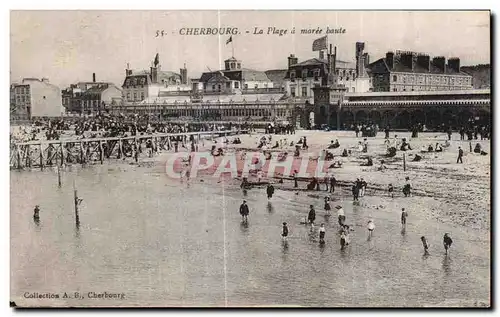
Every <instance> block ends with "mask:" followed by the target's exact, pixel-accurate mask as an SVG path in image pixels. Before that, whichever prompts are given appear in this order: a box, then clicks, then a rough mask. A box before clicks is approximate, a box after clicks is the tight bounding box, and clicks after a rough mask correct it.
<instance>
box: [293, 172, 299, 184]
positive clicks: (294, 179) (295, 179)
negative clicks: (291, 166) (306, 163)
mask: <svg viewBox="0 0 500 317" xmlns="http://www.w3.org/2000/svg"><path fill="white" fill-rule="evenodd" d="M298 173H299V172H298V171H297V170H295V171H293V188H297V187H299V184H298V183H297V174H298Z"/></svg>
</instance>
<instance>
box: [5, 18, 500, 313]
mask: <svg viewBox="0 0 500 317" xmlns="http://www.w3.org/2000/svg"><path fill="white" fill-rule="evenodd" d="M490 18H491V13H490V12H489V11H297V10H296V11H11V13H10V36H11V37H10V49H11V51H10V76H11V81H10V274H11V275H10V305H11V306H12V307H351V308H352V307H354V308H361V307H477V308H489V307H491V305H492V303H491V277H492V276H491V260H492V257H491V200H490V190H491V186H490V184H491V156H492V153H491V152H492V148H491V141H490V139H491V130H492V129H491V126H492V116H491V85H490V81H491V79H490V76H491V64H490V63H491V62H490V60H491V56H490V50H491V43H490V32H491V29H490Z"/></svg>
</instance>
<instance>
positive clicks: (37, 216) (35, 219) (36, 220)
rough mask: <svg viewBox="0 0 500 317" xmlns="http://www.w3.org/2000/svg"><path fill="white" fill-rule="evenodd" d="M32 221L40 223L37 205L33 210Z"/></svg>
mask: <svg viewBox="0 0 500 317" xmlns="http://www.w3.org/2000/svg"><path fill="white" fill-rule="evenodd" d="M33 220H34V221H35V223H39V222H40V206H39V205H36V206H35V209H34V210H33Z"/></svg>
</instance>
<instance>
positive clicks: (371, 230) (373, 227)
mask: <svg viewBox="0 0 500 317" xmlns="http://www.w3.org/2000/svg"><path fill="white" fill-rule="evenodd" d="M367 228H368V236H369V237H371V236H372V234H373V230H375V224H374V223H373V220H369V221H368V225H367Z"/></svg>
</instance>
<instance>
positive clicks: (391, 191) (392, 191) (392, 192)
mask: <svg viewBox="0 0 500 317" xmlns="http://www.w3.org/2000/svg"><path fill="white" fill-rule="evenodd" d="M387 190H388V192H389V196H391V198H394V186H392V184H389V188H388V189H387Z"/></svg>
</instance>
